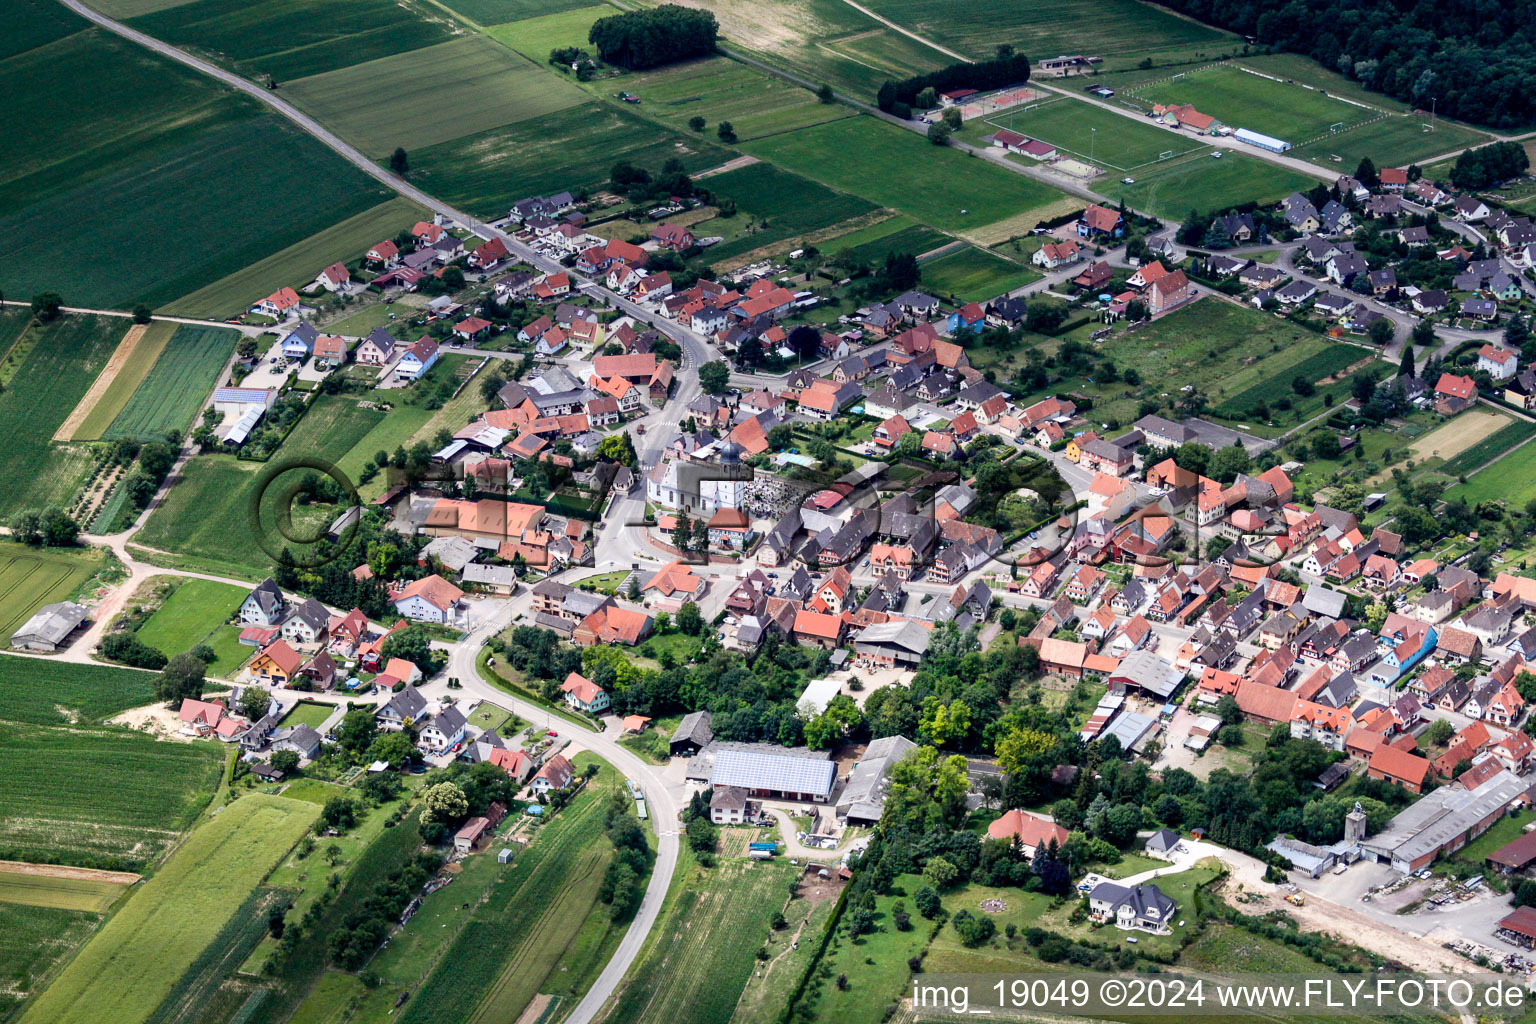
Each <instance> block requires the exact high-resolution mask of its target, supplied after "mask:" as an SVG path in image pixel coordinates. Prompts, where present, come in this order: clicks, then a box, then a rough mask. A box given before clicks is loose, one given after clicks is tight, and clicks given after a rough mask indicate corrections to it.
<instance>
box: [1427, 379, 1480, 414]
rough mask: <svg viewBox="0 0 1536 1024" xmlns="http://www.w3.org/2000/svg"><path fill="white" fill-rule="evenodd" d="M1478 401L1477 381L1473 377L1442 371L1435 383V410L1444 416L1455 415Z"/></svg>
mask: <svg viewBox="0 0 1536 1024" xmlns="http://www.w3.org/2000/svg"><path fill="white" fill-rule="evenodd" d="M1475 401H1477V382H1476V381H1474V380H1473V379H1472V378H1471V377H1462V376H1457V375H1456V374H1454V373H1442V374H1441V375H1440V379H1439V380H1438V381H1437V382H1436V383H1435V411H1436V412H1438V413H1439V414H1440V415H1442V416H1454V415H1456V414H1457V413H1459V412H1462V411H1464V410H1466V409H1468V408H1470V407H1471V406H1472V404H1473V403H1474V402H1475Z"/></svg>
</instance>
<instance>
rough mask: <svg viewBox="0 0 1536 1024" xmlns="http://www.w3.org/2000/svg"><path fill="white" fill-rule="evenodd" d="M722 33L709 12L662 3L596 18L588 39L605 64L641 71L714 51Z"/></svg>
mask: <svg viewBox="0 0 1536 1024" xmlns="http://www.w3.org/2000/svg"><path fill="white" fill-rule="evenodd" d="M719 32H720V26H719V23H717V22H716V21H715V16H714V15H713V14H710V13H709V12H708V11H699V10H692V9H690V8H686V7H680V6H678V5H677V4H662V5H661V6H659V7H652V8H645V9H641V10H637V11H626V12H625V13H623V14H616V15H613V16H611V17H607V18H599V19H597V21H595V22H593V23H592V28H591V30H590V31H588V33H587V42H589V43H591V44H592V45H593V46H595V47H597V55H598V57H599V58H601V59H602V61H603V63H605V64H612V65H613V66H615V67H621V68H626V69H628V70H630V71H639V70H642V69H645V68H653V67H657V66H659V65H662V64H671V63H673V62H675V61H680V60H688V59H689V58H692V57H702V56H705V55H706V54H709V53H712V52H714V49H715V39H716V37H717V36H718V35H719Z"/></svg>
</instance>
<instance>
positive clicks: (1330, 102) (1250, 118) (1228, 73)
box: [1122, 64, 1381, 169]
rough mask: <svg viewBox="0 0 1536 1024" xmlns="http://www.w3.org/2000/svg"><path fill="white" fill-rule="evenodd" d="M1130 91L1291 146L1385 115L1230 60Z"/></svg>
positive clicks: (1146, 101) (1140, 98)
mask: <svg viewBox="0 0 1536 1024" xmlns="http://www.w3.org/2000/svg"><path fill="white" fill-rule="evenodd" d="M1126 92H1129V93H1130V94H1131V95H1132V96H1134V97H1135V98H1136V100H1137V101H1139V102H1141V103H1144V104H1147V105H1148V106H1150V105H1151V104H1153V103H1166V104H1176V103H1190V104H1193V105H1194V106H1195V108H1196V109H1197V110H1199V111H1200V112H1201V113H1202V114H1210V115H1211V116H1213V117H1215V118H1216V119H1217V120H1219V121H1221V122H1222V123H1223V124H1225V125H1227V126H1228V127H1230V128H1247V129H1248V130H1250V131H1255V132H1261V133H1263V134H1265V135H1272V136H1274V137H1275V138H1277V139H1284V140H1285V141H1286V142H1289V143H1290V144H1291V145H1293V146H1300V145H1303V144H1304V143H1307V142H1310V141H1311V140H1312V139H1314V138H1316V137H1317V136H1320V135H1326V134H1327V133H1328V131H1329V129H1330V128H1331V127H1332V126H1334V125H1341V126H1343V127H1348V126H1350V125H1356V124H1360V123H1361V122H1363V121H1369V120H1372V119H1373V118H1376V117H1379V116H1381V112H1380V111H1377V110H1368V109H1365V108H1362V107H1359V106H1356V105H1355V104H1353V103H1345V102H1344V101H1342V100H1337V99H1334V98H1333V97H1331V96H1327V95H1324V94H1323V93H1322V92H1319V91H1317V90H1315V89H1304V88H1302V87H1301V86H1298V85H1288V84H1286V83H1285V82H1277V81H1274V80H1273V79H1270V78H1264V77H1262V76H1260V75H1256V74H1250V73H1249V72H1247V71H1244V70H1242V69H1241V68H1240V67H1238V66H1236V65H1232V64H1223V65H1219V66H1217V67H1210V68H1202V69H1200V70H1197V71H1190V72H1187V73H1184V74H1178V75H1174V76H1173V77H1172V78H1169V79H1166V80H1160V81H1154V82H1152V83H1151V84H1148V85H1143V86H1138V87H1136V88H1134V89H1130V90H1124V91H1123V92H1122V95H1124V94H1125V93H1126ZM1351 169H1353V168H1351Z"/></svg>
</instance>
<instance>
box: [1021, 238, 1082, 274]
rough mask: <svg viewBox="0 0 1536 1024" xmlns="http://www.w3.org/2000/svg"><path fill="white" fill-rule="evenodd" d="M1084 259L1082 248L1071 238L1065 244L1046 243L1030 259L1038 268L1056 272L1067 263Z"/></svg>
mask: <svg viewBox="0 0 1536 1024" xmlns="http://www.w3.org/2000/svg"><path fill="white" fill-rule="evenodd" d="M1082 258H1083V250H1082V247H1081V246H1079V245H1078V244H1077V243H1076V242H1074V241H1072V240H1071V239H1070V238H1069V239H1067V240H1066V241H1065V242H1046V243H1045V244H1044V245H1042V246H1041V247H1040V248H1039V249H1036V250H1035V255H1034V256H1032V257H1031V258H1030V259H1031V261H1032V262H1033V263H1034V264H1035V265H1036V266H1038V267H1044V268H1045V269H1046V270H1055V269H1056V268H1057V267H1060V266H1063V265H1065V264H1067V263H1076V262H1077V261H1078V260H1080V259H1082Z"/></svg>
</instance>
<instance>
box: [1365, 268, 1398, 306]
mask: <svg viewBox="0 0 1536 1024" xmlns="http://www.w3.org/2000/svg"><path fill="white" fill-rule="evenodd" d="M1367 277H1368V279H1369V280H1370V283H1371V294H1372V295H1374V296H1376V297H1377V298H1378V299H1383V298H1386V297H1387V296H1389V295H1391V294H1392V293H1393V292H1394V291H1396V290H1397V272H1396V271H1395V270H1393V269H1392V268H1391V267H1387V268H1386V269H1384V270H1373V271H1371V272H1370V273H1369V274H1368V275H1367Z"/></svg>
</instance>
